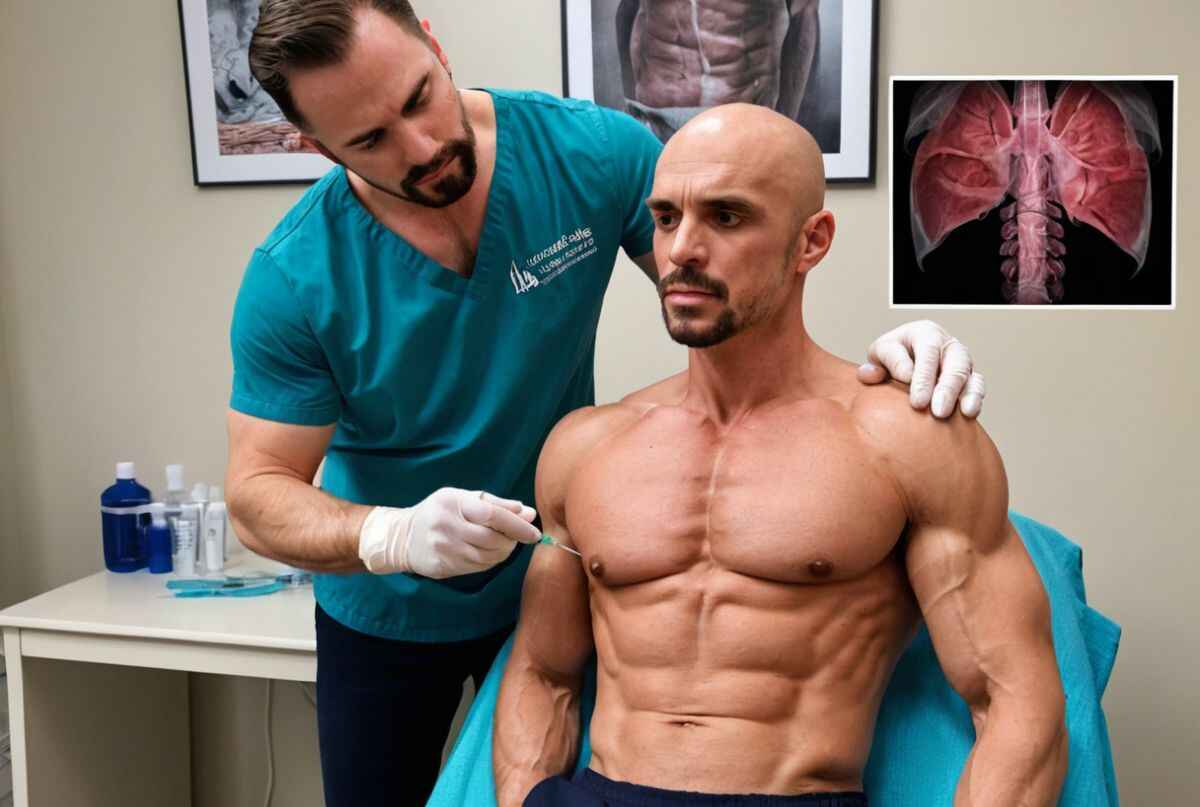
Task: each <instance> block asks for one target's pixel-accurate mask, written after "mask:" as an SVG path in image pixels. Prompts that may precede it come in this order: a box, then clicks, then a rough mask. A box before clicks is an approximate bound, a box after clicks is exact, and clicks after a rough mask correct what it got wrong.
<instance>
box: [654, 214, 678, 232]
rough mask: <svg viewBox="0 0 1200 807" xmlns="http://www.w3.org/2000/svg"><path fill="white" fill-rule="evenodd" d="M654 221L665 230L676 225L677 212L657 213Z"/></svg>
mask: <svg viewBox="0 0 1200 807" xmlns="http://www.w3.org/2000/svg"><path fill="white" fill-rule="evenodd" d="M654 223H655V224H656V225H658V226H659V227H660V228H662V229H664V230H669V229H671V228H672V227H674V226H675V214H674V213H656V214H655V215H654Z"/></svg>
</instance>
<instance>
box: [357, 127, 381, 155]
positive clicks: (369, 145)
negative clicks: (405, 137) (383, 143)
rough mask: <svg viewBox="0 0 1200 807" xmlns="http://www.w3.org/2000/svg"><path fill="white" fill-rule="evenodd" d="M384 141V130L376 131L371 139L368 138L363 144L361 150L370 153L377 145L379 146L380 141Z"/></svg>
mask: <svg viewBox="0 0 1200 807" xmlns="http://www.w3.org/2000/svg"><path fill="white" fill-rule="evenodd" d="M382 139H383V131H382V130H376V131H374V132H371V135H370V137H368V138H367V139H366V140H364V141H363V142H362V143H361V148H362V150H363V151H370V150H371V149H373V148H375V147H376V146H377V145H379V141H380V140H382Z"/></svg>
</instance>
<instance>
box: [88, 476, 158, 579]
mask: <svg viewBox="0 0 1200 807" xmlns="http://www.w3.org/2000/svg"><path fill="white" fill-rule="evenodd" d="M148 504H150V490H149V489H148V488H146V487H144V486H142V485H140V484H138V481H137V479H135V478H134V466H133V463H132V462H118V463H117V481H116V483H114V484H113V485H111V486H109V487H108V488H106V489H105V491H104V492H103V493H101V494H100V526H101V529H102V531H103V535H104V565H105V566H106V567H107V568H108V570H109V571H112V572H134V571H137V570H138V569H143V568H145V566H146V554H147V553H146V543H145V530H144V529H143V528H144V526H145V524H146V523H147V522H149V520H150V516H149V513H148V512H144V509H145V506H146V505H148Z"/></svg>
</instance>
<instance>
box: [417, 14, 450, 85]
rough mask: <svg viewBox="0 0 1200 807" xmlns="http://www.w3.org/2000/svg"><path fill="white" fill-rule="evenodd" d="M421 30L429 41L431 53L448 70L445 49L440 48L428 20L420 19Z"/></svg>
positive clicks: (448, 64) (448, 61)
mask: <svg viewBox="0 0 1200 807" xmlns="http://www.w3.org/2000/svg"><path fill="white" fill-rule="evenodd" d="M421 30H422V31H424V32H425V39H426V40H427V41H428V42H429V49H430V50H432V51H433V55H434V56H436V57H437V59H438V61H439V62H441V63H442V67H444V68H446V72H447V73H449V72H450V58H449V57H448V56H446V51H444V50H442V43H441V42H438V40H437V37H436V36H434V35H433V27H432V26H431V25H430V24H429V20H421Z"/></svg>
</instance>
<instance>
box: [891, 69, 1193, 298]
mask: <svg viewBox="0 0 1200 807" xmlns="http://www.w3.org/2000/svg"><path fill="white" fill-rule="evenodd" d="M891 89H892V104H891V110H892V121H891V123H892V143H891V152H892V160H891V165H892V175H891V183H892V214H893V215H892V278H891V283H892V300H891V301H892V304H893V305H896V306H905V305H908V306H922V305H967V306H1030V307H1042V306H1083V307H1106V306H1113V307H1159V308H1170V307H1172V306H1173V303H1174V254H1173V253H1174V249H1173V244H1174V237H1173V236H1174V233H1173V226H1174V209H1173V198H1174V187H1173V183H1174V170H1173V168H1174V163H1175V160H1174V140H1173V137H1174V124H1175V121H1174V115H1175V109H1174V98H1175V82H1174V79H1173V78H1151V79H1146V78H1136V79H1127V78H1121V79H1119V80H1116V79H1106V78H1094V77H1087V78H1075V77H1067V78H1063V77H1057V78H1053V79H1045V78H1039V77H1021V78H1015V79H990V78H971V79H961V80H910V79H898V78H897V79H893V82H892V88H891Z"/></svg>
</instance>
